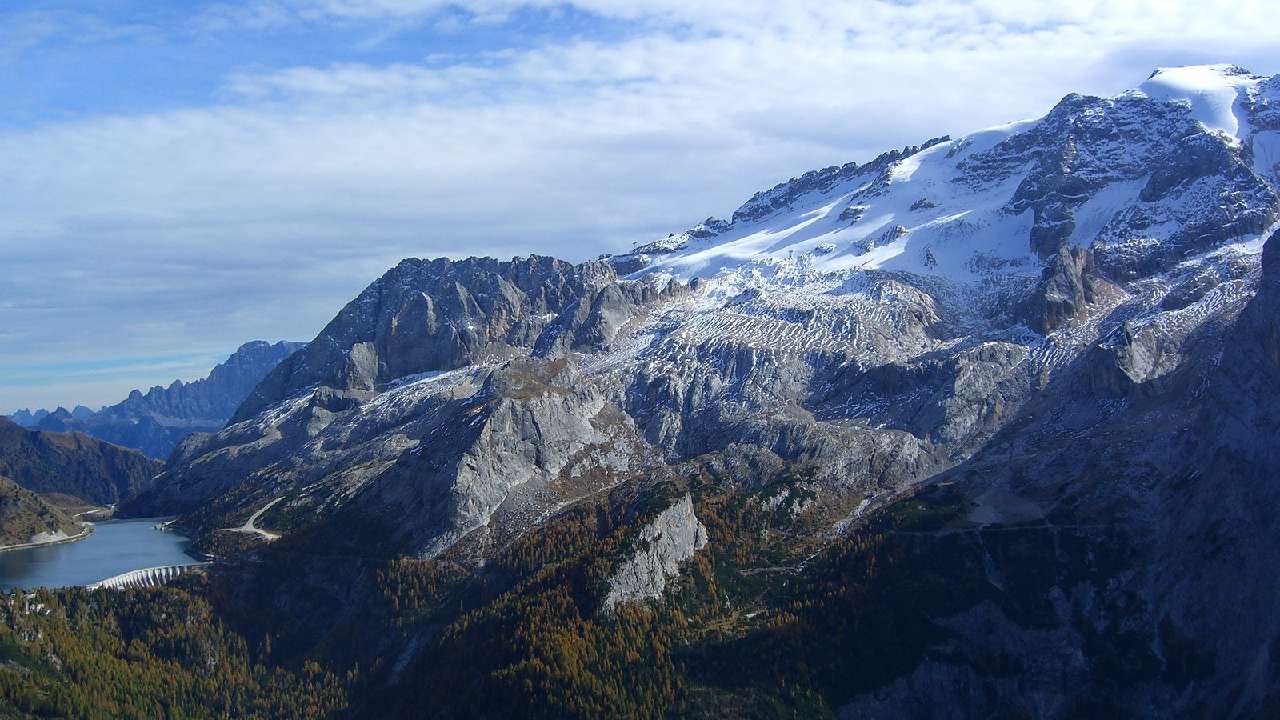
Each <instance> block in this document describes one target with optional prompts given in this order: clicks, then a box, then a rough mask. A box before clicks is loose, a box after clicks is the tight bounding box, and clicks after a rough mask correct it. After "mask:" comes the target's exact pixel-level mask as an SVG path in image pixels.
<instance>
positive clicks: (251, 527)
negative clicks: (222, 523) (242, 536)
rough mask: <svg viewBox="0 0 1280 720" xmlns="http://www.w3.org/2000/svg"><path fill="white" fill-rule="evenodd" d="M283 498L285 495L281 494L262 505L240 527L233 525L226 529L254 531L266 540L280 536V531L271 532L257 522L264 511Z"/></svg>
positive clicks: (245, 531) (243, 531)
mask: <svg viewBox="0 0 1280 720" xmlns="http://www.w3.org/2000/svg"><path fill="white" fill-rule="evenodd" d="M283 499H284V496H283V495H281V496H280V497H278V498H276V499H275V500H272V501H271V502H269V503H267V504H266V505H263V506H262V507H260V508H258V511H257V512H255V513H254V514H252V515H250V516H249V519H248V520H245V521H244V524H243V525H241V526H240V527H233V528H226V529H227V530H231V531H232V532H242V533H253V534H255V535H259V536H261V537H262V538H263V539H264V540H267V541H271V540H275V539H277V538H279V537H280V533H274V532H271V531H270V530H263V529H262V528H260V527H258V526H257V525H256V524H255V523H257V522H258V518H260V517H262V514H263V513H265V512H266V511H268V510H270V509H271V507H272V506H273V505H275V504H276V503H278V502H280V501H281V500H283Z"/></svg>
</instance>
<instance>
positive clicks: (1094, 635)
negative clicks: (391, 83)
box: [0, 65, 1280, 718]
mask: <svg viewBox="0 0 1280 720" xmlns="http://www.w3.org/2000/svg"><path fill="white" fill-rule="evenodd" d="M1277 228H1280V76H1275V77H1261V76H1257V75H1253V74H1251V73H1249V72H1247V71H1246V70H1243V69H1241V68H1239V67H1236V66H1231V65H1213V66H1197V67H1181V68H1167V69H1160V70H1157V71H1156V72H1155V73H1153V74H1152V75H1151V77H1149V78H1148V79H1147V80H1146V81H1145V82H1142V83H1141V84H1140V85H1138V87H1137V88H1136V89H1135V90H1132V91H1129V92H1126V93H1124V94H1121V95H1118V96H1116V97H1110V98H1101V97H1088V96H1082V95H1068V96H1067V97H1065V98H1063V99H1062V100H1061V101H1060V102H1059V103H1058V104H1057V105H1056V106H1055V107H1053V108H1052V109H1051V110H1050V111H1049V112H1048V113H1047V114H1046V115H1044V116H1043V117H1041V118H1039V119H1035V120H1030V121H1024V122H1018V123H1013V124H1010V125H1006V126H1001V127H997V128H992V129H989V130H986V131H982V132H978V133H975V134H972V135H969V136H966V137H960V138H949V137H939V138H934V139H931V140H928V141H926V142H922V143H921V144H919V145H916V146H910V147H906V148H903V149H901V150H893V151H889V152H886V153H884V154H882V155H880V156H879V157H876V158H874V159H872V160H870V161H868V162H865V163H848V164H845V165H839V166H832V167H828V168H824V169H822V170H815V171H812V172H808V173H805V174H804V175H801V176H800V177H798V178H794V179H791V180H789V181H787V182H784V183H781V184H779V185H777V186H775V187H773V188H771V189H768V190H765V191H763V192H759V193H757V194H756V195H754V196H753V197H751V198H750V199H749V200H748V201H747V202H746V203H744V204H743V205H742V206H741V207H739V208H738V209H737V210H735V211H734V212H733V214H732V216H731V217H729V218H728V219H716V218H708V219H707V220H706V221H704V222H702V223H701V224H699V225H697V226H696V227H694V228H692V229H689V230H687V231H684V232H679V233H673V234H671V235H669V236H667V237H664V238H661V239H657V240H655V241H654V242H651V243H648V244H644V245H641V246H639V247H637V248H635V250H634V251H633V252H631V253H629V254H625V255H618V256H605V257H601V258H600V259H598V260H592V261H588V262H582V263H578V264H574V263H570V262H565V261H561V260H557V259H554V258H550V257H539V256H532V257H517V258H514V259H511V260H505V261H504V260H496V259H489V258H469V259H465V260H447V259H437V260H420V259H408V260H404V261H402V262H400V263H399V264H398V265H396V266H395V267H393V268H391V269H390V270H388V271H387V272H386V274H385V275H383V276H382V277H381V278H379V279H378V280H377V281H375V282H374V283H373V284H371V285H369V286H368V287H367V288H366V289H365V290H364V291H363V292H361V293H360V294H359V295H358V296H357V297H356V298H355V299H353V300H351V301H350V302H349V303H348V304H347V305H346V306H345V307H343V308H342V309H341V310H340V311H339V312H338V313H337V315H336V316H335V317H334V318H333V319H332V321H330V322H329V324H328V325H327V326H326V327H325V328H324V329H323V330H322V331H321V332H320V334H319V335H318V336H317V337H316V338H315V339H314V340H312V341H311V342H310V343H308V344H306V345H305V346H304V347H302V348H301V349H300V350H298V351H297V352H294V353H292V354H288V353H287V352H283V351H282V352H281V353H280V354H281V356H287V357H284V359H283V360H282V361H280V362H279V364H278V365H276V366H275V367H274V369H273V370H271V371H270V372H269V373H267V374H266V375H265V377H263V378H262V379H261V381H260V382H257V384H256V386H255V387H253V389H252V391H251V392H248V395H247V397H246V398H245V399H244V401H243V402H242V403H240V405H239V407H238V409H236V410H235V411H234V413H233V414H232V415H231V417H230V419H229V421H228V422H227V423H226V424H225V426H222V427H221V428H220V429H217V430H216V431H214V432H207V433H203V432H198V433H194V434H191V435H188V436H186V437H185V439H183V440H182V441H181V443H180V444H178V445H177V447H176V449H174V450H173V452H172V454H171V455H170V456H169V459H168V462H167V463H166V464H165V466H164V468H163V470H162V471H161V472H160V473H159V475H158V476H156V477H154V478H152V479H149V480H148V481H147V482H145V483H144V484H141V485H139V486H138V489H137V492H134V493H133V494H131V495H129V496H128V497H126V498H124V499H123V504H122V505H121V507H120V510H119V514H123V515H133V516H138V517H151V516H158V515H173V516H177V518H178V519H177V521H176V522H177V524H178V526H179V527H181V528H183V529H184V531H185V532H187V533H188V534H190V535H191V536H192V537H193V538H195V539H196V542H197V543H198V545H199V546H200V548H201V549H202V550H204V551H206V552H208V553H211V554H213V555H215V556H216V557H217V559H218V562H217V563H215V564H214V565H213V566H211V567H210V568H209V570H208V572H207V573H205V574H192V575H188V576H184V577H182V578H180V579H178V580H177V581H175V582H174V583H173V584H172V585H170V586H167V587H164V588H158V589H140V590H129V591H122V592H117V593H114V594H110V593H109V594H108V595H107V596H108V597H110V598H112V599H110V600H109V601H108V600H103V599H102V598H103V597H104V595H103V594H102V593H103V592H104V591H97V592H98V594H94V593H91V592H89V591H84V590H64V591H58V592H50V591H40V592H39V593H37V595H38V596H39V597H38V602H36V599H37V598H35V597H34V596H33V597H32V598H28V599H26V600H23V599H22V598H21V597H19V596H14V597H18V599H16V600H11V601H10V602H9V603H8V605H4V604H0V717H3V716H5V714H6V711H5V710H3V709H2V708H3V707H4V704H5V703H6V702H7V703H9V705H10V706H11V707H13V708H16V710H15V711H14V714H15V715H23V714H27V713H45V714H48V715H50V716H57V715H59V714H62V715H77V713H78V712H80V711H81V709H84V708H87V709H85V710H84V712H86V713H88V714H90V715H92V714H93V713H94V712H97V713H100V716H102V717H110V716H119V715H121V714H128V708H135V709H138V713H139V714H142V715H147V714H150V713H151V712H152V710H154V709H157V708H158V709H160V710H161V712H160V713H159V714H160V715H164V714H171V715H173V716H176V714H174V713H173V711H174V710H175V709H176V710H177V711H179V712H182V713H187V714H193V713H194V714H197V715H199V714H201V712H202V711H203V712H207V714H208V715H211V716H222V715H232V716H235V715H257V716H261V717H290V716H293V717H312V716H316V715H322V714H330V713H331V714H336V715H340V716H356V717H438V718H453V717H459V718H460V717H504V718H505V717H583V718H586V717H604V716H626V717H654V718H659V717H762V718H763V717H841V718H903V717H906V718H935V717H937V718H942V717H946V718H952V717H974V718H987V717H1028V718H1084V717H1241V718H1245V717H1249V718H1251V717H1275V716H1277V715H1280V604H1277V602H1276V598H1277V597H1280V576H1278V575H1277V573H1276V572H1275V567H1276V566H1277V564H1278V563H1280V514H1277V513H1276V512H1275V511H1274V508H1276V507H1280V484H1278V483H1277V482H1276V479H1277V478H1276V472H1275V468H1276V467H1280V442H1277V432H1278V431H1280V239H1278V238H1277V236H1278V235H1280V233H1277ZM215 372H216V371H215ZM147 397H150V396H147ZM131 400H134V398H131ZM15 479H19V480H20V478H15ZM174 618H179V619H182V618H186V619H187V621H188V622H187V623H186V624H185V625H183V624H182V623H174V620H173V619H174ZM192 618H195V620H192ZM104 627H106V628H114V630H113V632H114V633H116V635H112V634H111V633H106V632H104V631H102V628H104ZM192 628H205V629H204V630H199V631H197V630H193V629H192ZM102 657H106V658H109V662H108V660H103V659H101V658H102ZM94 658H98V659H96V660H95V659H94ZM103 663H107V665H103ZM162 668H169V670H168V671H165V670H163V669H162ZM208 668H216V671H211V672H210V673H205V672H204V669H208ZM162 672H173V673H177V677H180V678H182V681H181V682H176V683H174V684H173V687H168V686H166V687H161V686H159V685H156V684H154V683H151V682H149V681H148V680H147V679H148V678H150V677H151V676H152V675H151V674H152V673H162ZM97 677H113V678H118V677H125V678H130V680H129V682H128V683H121V684H119V685H114V686H111V687H112V688H114V689H104V688H106V685H107V684H106V683H105V681H104V684H103V687H98V686H97V685H95V684H94V682H95V681H94V680H93V678H97ZM122 687H123V688H126V689H119V688H122ZM95 688H96V689H95ZM127 688H132V689H127ZM94 693H96V695H95V694H94ZM76 703H83V704H82V705H77V704H76ZM130 703H133V704H132V705H131V704H130Z"/></svg>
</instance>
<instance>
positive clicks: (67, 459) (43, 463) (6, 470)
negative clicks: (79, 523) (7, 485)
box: [0, 418, 163, 505]
mask: <svg viewBox="0 0 1280 720" xmlns="http://www.w3.org/2000/svg"><path fill="white" fill-rule="evenodd" d="M162 467H163V466H162V464H161V463H159V462H157V461H155V460H152V459H151V458H148V457H146V456H145V455H143V454H142V453H140V452H138V451H136V450H130V449H128V448H123V447H119V446H116V445H112V444H110V443H105V442H102V441H101V440H97V439H95V438H92V437H89V436H88V435H85V434H83V433H77V432H73V433H55V432H47V431H43V430H29V429H26V428H23V427H21V426H19V425H17V424H15V423H13V422H10V421H9V420H7V419H5V418H0V475H4V476H7V477H9V478H11V479H12V480H13V481H14V482H16V483H17V484H19V485H21V486H22V487H24V488H26V489H28V490H33V491H35V492H39V493H63V494H66V495H74V496H76V497H78V498H81V499H83V500H86V501H88V502H91V503H94V504H97V505H113V504H115V503H117V502H120V501H121V500H124V499H126V498H130V497H132V496H134V495H135V494H137V493H139V492H141V491H142V490H145V489H147V488H148V487H150V486H151V484H152V483H153V482H154V480H155V478H156V475H157V473H159V472H160V469H161V468H162Z"/></svg>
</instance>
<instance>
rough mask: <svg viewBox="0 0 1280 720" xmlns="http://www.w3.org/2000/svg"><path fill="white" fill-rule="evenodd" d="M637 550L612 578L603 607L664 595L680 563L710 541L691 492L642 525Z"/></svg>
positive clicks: (609, 608) (678, 570)
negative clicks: (696, 511) (690, 494)
mask: <svg viewBox="0 0 1280 720" xmlns="http://www.w3.org/2000/svg"><path fill="white" fill-rule="evenodd" d="M634 545H635V550H634V551H633V552H632V553H631V555H630V556H629V557H627V558H626V559H625V560H623V562H621V563H620V564H619V565H618V568H617V570H615V571H614V574H613V577H611V578H609V593H608V594H607V595H605V598H604V607H605V609H606V610H611V609H613V607H614V606H616V605H617V604H618V603H623V602H635V601H638V600H646V599H650V598H657V597H661V596H662V591H663V590H665V589H666V587H667V582H668V581H670V580H671V578H673V577H675V576H676V575H678V574H679V573H680V566H681V565H682V564H683V563H685V562H687V561H688V560H689V559H690V558H692V557H693V554H694V553H695V552H697V551H699V550H701V549H702V548H704V547H706V545H707V528H706V527H704V526H703V524H702V523H701V522H700V521H699V520H698V516H697V515H695V514H694V511H693V498H692V497H691V496H689V495H685V496H684V497H682V498H680V499H679V500H677V501H676V502H675V503H674V504H673V505H672V506H671V507H669V508H667V509H666V510H663V511H662V512H661V513H659V514H658V516H657V517H656V518H654V519H653V520H651V521H650V522H649V523H648V524H646V525H644V526H643V527H642V528H641V529H640V533H639V535H638V536H637V537H636V539H635V541H634Z"/></svg>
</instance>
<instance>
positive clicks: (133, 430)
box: [15, 340, 304, 458]
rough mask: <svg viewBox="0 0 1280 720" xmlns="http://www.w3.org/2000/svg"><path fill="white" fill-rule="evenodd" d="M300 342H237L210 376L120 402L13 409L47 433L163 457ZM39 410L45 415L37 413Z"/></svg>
mask: <svg viewBox="0 0 1280 720" xmlns="http://www.w3.org/2000/svg"><path fill="white" fill-rule="evenodd" d="M303 345H304V343H295V342H283V341H282V342H277V343H274V344H272V343H268V342H264V341H262V340H255V341H253V342H248V343H245V344H244V345H241V346H240V348H239V349H238V350H236V351H235V352H234V353H232V354H231V356H230V357H228V358H227V359H226V361H225V362H223V363H220V364H218V365H217V366H215V367H214V368H213V370H212V371H210V373H209V376H208V377H206V378H204V379H202V380H196V381H194V382H190V383H186V382H183V381H181V380H174V381H173V382H172V383H171V384H170V385H169V386H168V387H160V386H158V385H157V386H155V387H153V388H151V389H150V390H148V391H147V392H146V393H143V392H142V391H141V390H134V391H133V392H131V393H129V397H127V398H125V399H124V400H123V401H121V402H119V403H117V404H115V405H110V406H108V407H104V408H102V410H100V411H98V412H96V413H95V412H93V411H92V410H90V409H89V408H86V407H84V406H76V408H75V410H73V411H71V412H68V411H66V410H65V409H63V408H58V409H57V410H55V411H54V412H52V413H46V412H45V411H43V410H40V411H36V412H35V413H30V412H29V411H20V412H19V413H15V415H17V419H15V422H18V424H20V425H21V424H24V422H23V421H26V422H25V424H27V425H29V426H32V427H37V428H39V429H41V430H49V431H52V432H71V431H78V432H83V433H86V434H88V435H92V436H94V437H96V438H99V439H102V440H106V441H107V442H110V443H114V444H116V445H122V446H124V447H131V448H135V449H138V450H141V451H142V452H144V453H146V454H147V455H150V456H151V457H155V458H166V457H168V456H169V453H170V452H172V451H173V448H174V447H175V446H176V445H177V444H178V442H179V441H180V440H181V439H182V438H184V437H186V436H187V435H188V434H190V433H193V432H212V431H214V430H218V429H219V428H221V427H222V426H223V425H224V424H226V422H227V420H228V419H229V418H230V417H231V415H232V414H233V413H234V412H235V409H236V407H238V406H239V405H240V403H241V402H242V401H243V400H244V398H245V397H246V396H248V395H249V393H250V392H251V391H252V390H253V388H254V387H256V386H257V384H258V383H259V382H260V381H261V380H262V378H263V377H264V376H266V374H267V373H268V372H270V371H271V369H272V368H274V367H275V366H276V365H278V364H279V363H280V361H281V360H283V359H285V358H287V357H288V356H289V355H290V354H292V353H293V352H294V351H295V350H297V349H299V348H301V347H303ZM41 413H44V414H43V415H41Z"/></svg>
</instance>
